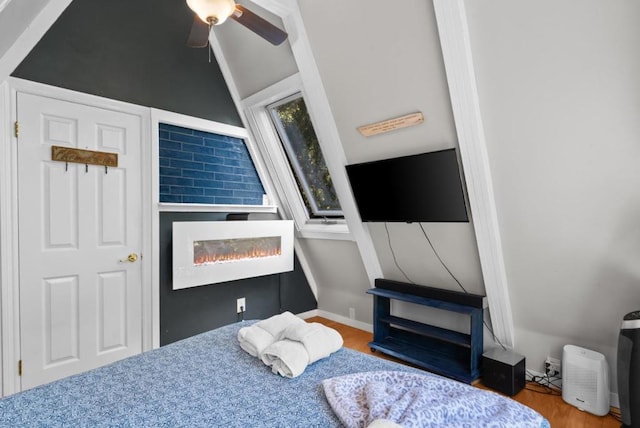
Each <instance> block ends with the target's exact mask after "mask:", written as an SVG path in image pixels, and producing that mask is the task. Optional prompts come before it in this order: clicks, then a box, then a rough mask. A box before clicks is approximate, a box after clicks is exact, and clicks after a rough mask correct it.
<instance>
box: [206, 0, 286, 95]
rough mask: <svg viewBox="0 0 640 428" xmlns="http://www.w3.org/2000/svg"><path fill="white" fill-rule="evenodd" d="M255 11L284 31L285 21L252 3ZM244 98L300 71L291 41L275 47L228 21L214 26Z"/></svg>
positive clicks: (251, 6)
mask: <svg viewBox="0 0 640 428" xmlns="http://www.w3.org/2000/svg"><path fill="white" fill-rule="evenodd" d="M247 6H249V7H250V9H251V11H252V12H255V13H257V14H258V15H260V16H261V17H263V18H265V19H267V20H268V21H269V22H271V23H273V24H274V25H277V26H279V27H280V28H283V25H282V20H281V19H280V18H278V17H277V16H275V15H273V14H272V13H269V12H268V11H266V10H265V9H263V8H261V7H259V6H257V5H255V4H253V3H251V4H250V5H247ZM213 28H214V31H215V34H216V37H217V38H218V40H219V41H220V45H221V46H222V47H223V48H224V55H225V58H226V60H227V62H228V65H229V68H230V70H231V74H232V75H233V79H234V81H235V83H236V86H237V89H238V95H239V96H240V98H241V99H244V98H246V97H248V96H249V95H253V94H255V93H256V92H259V91H261V90H263V89H264V88H266V87H268V86H271V85H273V84H274V83H275V82H278V81H280V80H282V79H284V78H286V77H289V76H291V75H292V74H295V73H297V72H298V68H297V67H296V63H295V61H294V59H293V53H292V52H291V45H290V44H289V40H287V41H285V42H284V43H282V44H281V45H280V46H273V45H271V44H269V43H267V42H266V41H264V40H263V39H262V38H260V36H258V35H256V34H254V33H253V32H251V31H249V30H248V29H247V28H245V27H243V26H242V25H240V24H238V23H237V22H235V21H233V20H232V19H229V20H228V22H227V21H225V23H224V24H223V25H219V26H215V27H213Z"/></svg>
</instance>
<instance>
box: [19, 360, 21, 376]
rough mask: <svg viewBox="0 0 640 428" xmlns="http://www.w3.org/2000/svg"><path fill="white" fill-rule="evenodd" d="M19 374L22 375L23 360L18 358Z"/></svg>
mask: <svg viewBox="0 0 640 428" xmlns="http://www.w3.org/2000/svg"><path fill="white" fill-rule="evenodd" d="M18 376H22V360H18Z"/></svg>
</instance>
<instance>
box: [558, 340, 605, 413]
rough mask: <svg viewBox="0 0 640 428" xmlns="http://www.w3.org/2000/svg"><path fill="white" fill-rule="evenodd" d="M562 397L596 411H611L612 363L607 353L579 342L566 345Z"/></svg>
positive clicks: (563, 354) (581, 408) (578, 405)
mask: <svg viewBox="0 0 640 428" xmlns="http://www.w3.org/2000/svg"><path fill="white" fill-rule="evenodd" d="M562 399H563V400H564V401H566V402H567V403H569V404H571V405H573V406H576V407H577V408H578V409H580V410H584V411H587V412H589V413H593V414H594V415H598V416H604V415H606V414H607V413H609V366H608V365H607V360H606V358H605V357H604V355H602V354H600V353H599V352H595V351H591V350H589V349H585V348H581V347H579V346H574V345H565V346H564V348H563V351H562Z"/></svg>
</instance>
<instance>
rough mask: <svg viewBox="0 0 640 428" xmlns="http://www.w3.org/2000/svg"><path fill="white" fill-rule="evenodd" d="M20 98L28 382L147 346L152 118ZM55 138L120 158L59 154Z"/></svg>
mask: <svg viewBox="0 0 640 428" xmlns="http://www.w3.org/2000/svg"><path fill="white" fill-rule="evenodd" d="M17 97H18V98H17V115H18V122H19V136H18V195H19V201H18V209H19V247H20V254H19V260H20V261H19V263H20V342H21V343H20V353H21V359H22V377H21V388H22V390H25V389H28V388H32V387H34V386H36V385H40V384H42V383H47V382H50V381H53V380H56V379H59V378H62V377H65V376H69V375H72V374H75V373H79V372H82V371H86V370H89V369H92V368H95V367H98V366H101V365H104V364H108V363H110V362H113V361H115V360H119V359H121V358H124V357H127V356H130V355H133V354H137V353H140V352H141V350H142V346H141V339H142V338H141V335H142V319H141V309H142V302H141V292H142V278H141V275H142V273H141V258H140V256H139V251H140V249H141V245H142V224H141V222H142V209H141V199H142V195H141V176H140V169H141V168H140V166H141V163H140V153H141V147H140V146H141V138H142V135H141V127H142V123H141V119H140V117H139V116H136V115H131V114H128V113H122V112H116V111H112V110H107V109H102V108H97V107H92V106H87V105H81V104H75V103H71V102H66V101H61V100H56V99H52V98H47V97H41V96H36V95H31V94H25V93H18V95H17ZM51 146H63V147H72V148H78V149H85V150H93V151H100V152H109V153H117V154H118V167H117V168H114V167H110V168H108V169H107V170H105V167H103V166H98V165H85V164H77V163H65V162H59V161H52V160H51ZM130 255H131V256H130ZM129 256H130V257H129Z"/></svg>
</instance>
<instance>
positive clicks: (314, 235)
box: [298, 222, 354, 241]
mask: <svg viewBox="0 0 640 428" xmlns="http://www.w3.org/2000/svg"><path fill="white" fill-rule="evenodd" d="M298 238H305V239H332V240H340V241H353V240H354V239H353V236H352V235H351V232H349V228H348V227H347V224H346V223H344V222H340V223H338V224H324V223H321V222H308V223H307V224H305V225H304V226H303V227H302V228H300V230H299V231H298Z"/></svg>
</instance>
